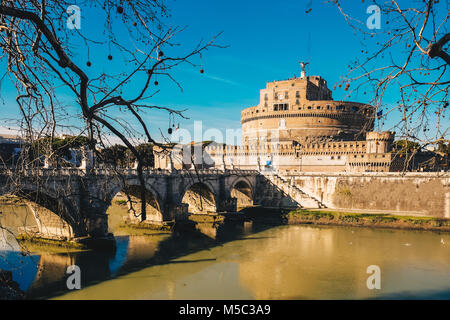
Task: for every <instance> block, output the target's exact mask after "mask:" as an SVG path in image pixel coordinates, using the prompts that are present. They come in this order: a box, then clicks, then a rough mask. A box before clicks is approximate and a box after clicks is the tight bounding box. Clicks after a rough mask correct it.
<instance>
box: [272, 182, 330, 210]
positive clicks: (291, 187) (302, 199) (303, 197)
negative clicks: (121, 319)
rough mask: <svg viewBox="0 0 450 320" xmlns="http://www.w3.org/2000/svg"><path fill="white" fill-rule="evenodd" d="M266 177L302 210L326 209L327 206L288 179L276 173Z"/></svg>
mask: <svg viewBox="0 0 450 320" xmlns="http://www.w3.org/2000/svg"><path fill="white" fill-rule="evenodd" d="M264 177H265V178H266V179H267V180H269V181H270V182H271V183H273V185H274V186H276V188H278V189H279V191H282V192H283V193H284V194H286V195H287V196H289V197H290V198H291V199H292V200H294V201H295V202H297V203H298V205H299V206H300V207H301V208H305V209H306V208H308V209H312V208H319V209H320V208H326V206H325V204H323V203H322V202H320V201H319V200H318V199H316V198H314V197H313V196H311V195H309V194H307V193H305V192H304V191H303V190H301V189H300V188H299V187H297V186H296V185H295V183H293V182H292V181H288V180H287V179H286V178H284V177H282V176H280V175H279V174H276V173H269V174H264Z"/></svg>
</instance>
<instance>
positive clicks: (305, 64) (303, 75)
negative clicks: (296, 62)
mask: <svg viewBox="0 0 450 320" xmlns="http://www.w3.org/2000/svg"><path fill="white" fill-rule="evenodd" d="M308 64H309V62H303V61H300V68H302V72H301V73H300V78H301V79H305V78H306V66H307V65H308Z"/></svg>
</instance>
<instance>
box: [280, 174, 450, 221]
mask: <svg viewBox="0 0 450 320" xmlns="http://www.w3.org/2000/svg"><path fill="white" fill-rule="evenodd" d="M283 176H284V177H285V178H286V179H288V180H290V181H291V182H292V183H295V185H297V187H299V188H300V189H301V190H303V191H304V192H306V193H307V194H309V195H311V196H313V197H315V198H316V199H318V200H320V201H321V202H322V203H324V204H325V205H326V206H327V207H328V208H338V209H361V210H386V211H390V212H391V213H393V214H395V213H402V214H403V213H406V214H418V215H423V216H430V217H438V218H450V173H442V172H418V173H412V172H409V173H395V172H385V173H381V172H365V173H326V174H325V173H288V174H285V175H283Z"/></svg>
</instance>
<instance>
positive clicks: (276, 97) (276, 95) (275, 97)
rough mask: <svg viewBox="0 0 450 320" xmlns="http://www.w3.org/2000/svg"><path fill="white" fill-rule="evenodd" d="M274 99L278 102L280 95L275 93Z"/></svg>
mask: <svg viewBox="0 0 450 320" xmlns="http://www.w3.org/2000/svg"><path fill="white" fill-rule="evenodd" d="M273 98H274V99H275V100H278V93H276V92H275V93H274V94H273Z"/></svg>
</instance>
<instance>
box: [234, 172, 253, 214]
mask: <svg viewBox="0 0 450 320" xmlns="http://www.w3.org/2000/svg"><path fill="white" fill-rule="evenodd" d="M253 194H254V192H253V188H252V185H251V183H250V181H248V179H246V178H244V177H241V178H238V179H236V180H235V181H234V182H233V184H232V185H231V189H230V195H231V197H232V198H236V199H237V207H238V209H240V208H245V207H249V206H252V205H253V202H254V196H253Z"/></svg>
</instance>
